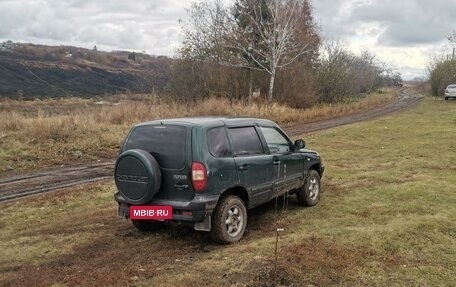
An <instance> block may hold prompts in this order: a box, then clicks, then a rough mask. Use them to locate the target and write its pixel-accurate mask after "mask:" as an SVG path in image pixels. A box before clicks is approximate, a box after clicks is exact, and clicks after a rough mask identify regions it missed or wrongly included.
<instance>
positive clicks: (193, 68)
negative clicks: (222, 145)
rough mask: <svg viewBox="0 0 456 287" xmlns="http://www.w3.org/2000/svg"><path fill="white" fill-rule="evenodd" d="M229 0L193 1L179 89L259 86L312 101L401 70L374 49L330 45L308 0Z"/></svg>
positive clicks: (250, 90)
mask: <svg viewBox="0 0 456 287" xmlns="http://www.w3.org/2000/svg"><path fill="white" fill-rule="evenodd" d="M226 3H227V2H226V1H222V0H203V1H201V2H198V3H194V4H193V5H192V6H191V8H190V10H189V16H190V17H189V18H190V20H189V21H188V22H185V23H183V32H184V35H185V40H184V42H183V44H182V48H181V49H180V51H179V52H180V60H179V61H177V62H175V63H174V65H173V66H172V68H171V74H172V76H171V82H170V85H169V87H170V89H171V92H172V93H173V94H175V95H177V96H180V97H185V98H188V97H189V95H198V96H199V97H205V96H210V95H221V96H228V97H233V98H245V97H248V98H249V100H250V99H251V98H252V95H258V92H257V93H254V90H257V91H258V89H259V90H260V91H261V94H262V95H265V96H266V98H267V99H268V100H269V101H272V100H278V101H286V102H288V103H290V104H292V105H294V106H308V105H310V104H312V103H314V102H316V101H327V102H333V101H337V100H340V99H341V98H344V97H347V96H351V95H354V94H358V93H363V92H368V91H370V90H372V89H375V88H377V87H380V86H382V85H385V84H386V83H387V82H388V81H391V79H392V77H393V76H398V75H393V74H392V73H391V72H390V71H389V70H388V69H387V68H386V67H385V65H384V64H382V63H381V62H380V61H378V60H377V59H376V57H375V56H374V55H372V54H369V53H367V52H365V53H362V54H361V55H360V56H358V55H355V54H353V53H351V52H349V51H348V50H347V49H345V48H343V47H342V46H341V45H328V46H327V47H325V48H324V49H322V47H321V42H322V41H321V38H320V35H319V31H318V29H317V26H316V25H315V22H314V20H313V15H312V8H311V6H310V3H309V1H308V0H234V1H232V2H229V3H228V4H226ZM322 50H323V52H321V51H322ZM399 78H400V75H399Z"/></svg>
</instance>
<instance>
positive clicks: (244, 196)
mask: <svg viewBox="0 0 456 287" xmlns="http://www.w3.org/2000/svg"><path fill="white" fill-rule="evenodd" d="M228 195H235V196H237V197H239V198H240V199H241V200H242V201H243V202H244V204H245V206H246V208H247V207H248V206H249V194H248V193H247V190H246V189H245V188H244V187H243V186H233V187H230V188H228V189H227V190H225V191H224V192H223V193H222V194H221V195H220V198H222V197H226V196H228Z"/></svg>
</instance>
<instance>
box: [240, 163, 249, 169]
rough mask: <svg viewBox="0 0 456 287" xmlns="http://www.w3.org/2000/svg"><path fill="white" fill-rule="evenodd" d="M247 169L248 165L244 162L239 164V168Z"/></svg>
mask: <svg viewBox="0 0 456 287" xmlns="http://www.w3.org/2000/svg"><path fill="white" fill-rule="evenodd" d="M248 169H249V166H248V165H246V164H243V165H240V166H239V170H248Z"/></svg>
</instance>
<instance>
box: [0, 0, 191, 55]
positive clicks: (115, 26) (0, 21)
mask: <svg viewBox="0 0 456 287" xmlns="http://www.w3.org/2000/svg"><path fill="white" fill-rule="evenodd" d="M189 4H190V3H189V2H188V1H185V0H172V1H166V2H164V1H159V0H153V1H148V0H139V1H138V0H136V1H107V0H101V1H90V0H45V1H33V0H29V1H0V39H4V40H6V39H11V40H13V41H24V42H26V41H30V42H38V43H58V42H59V41H60V42H61V44H68V43H72V44H75V43H76V44H77V45H80V46H84V47H91V46H92V45H94V44H96V45H99V46H100V47H111V48H112V49H134V50H146V51H148V52H150V53H152V54H170V53H172V52H173V51H172V48H171V49H170V47H173V45H175V43H176V42H178V41H179V40H180V38H179V33H176V32H175V31H176V30H178V29H179V24H178V19H180V18H182V17H185V15H186V12H185V7H187V6H188V5H189Z"/></svg>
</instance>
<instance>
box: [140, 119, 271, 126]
mask: <svg viewBox="0 0 456 287" xmlns="http://www.w3.org/2000/svg"><path fill="white" fill-rule="evenodd" d="M157 124H162V125H185V126H224V125H226V126H242V125H257V124H261V125H267V126H272V125H274V126H275V125H276V124H275V123H274V122H273V121H270V120H267V119H259V118H243V117H188V118H174V119H164V120H155V121H150V122H143V123H140V124H137V125H136V126H142V125H157Z"/></svg>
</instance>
